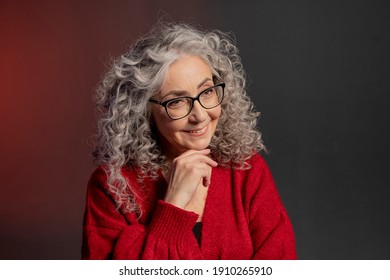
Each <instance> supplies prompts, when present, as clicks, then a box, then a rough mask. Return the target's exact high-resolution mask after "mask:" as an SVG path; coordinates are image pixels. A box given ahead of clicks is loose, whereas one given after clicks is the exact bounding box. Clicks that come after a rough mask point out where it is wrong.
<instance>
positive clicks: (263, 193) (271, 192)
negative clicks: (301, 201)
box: [249, 157, 297, 260]
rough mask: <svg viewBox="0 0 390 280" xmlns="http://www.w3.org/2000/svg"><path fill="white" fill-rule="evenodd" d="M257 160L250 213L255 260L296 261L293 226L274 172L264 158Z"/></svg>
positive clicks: (253, 257)
mask: <svg viewBox="0 0 390 280" xmlns="http://www.w3.org/2000/svg"><path fill="white" fill-rule="evenodd" d="M256 161H257V162H256V163H254V168H256V172H254V173H255V174H253V175H254V176H255V178H253V181H255V182H256V185H257V186H256V189H255V193H254V194H253V196H252V198H251V203H250V211H249V216H250V217H249V228H250V233H251V237H252V242H253V250H254V254H253V256H252V259H271V260H282V259H296V258H297V255H296V248H295V238H294V232H293V228H292V224H291V222H290V219H289V218H288V216H287V213H286V210H285V208H284V207H283V205H282V202H281V200H280V197H279V194H278V192H277V189H276V186H275V184H274V181H273V178H272V175H271V172H270V170H269V168H268V166H267V165H266V163H265V161H264V160H263V159H262V158H260V157H258V159H257V160H256ZM259 173H260V176H259Z"/></svg>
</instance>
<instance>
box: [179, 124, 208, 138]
mask: <svg viewBox="0 0 390 280" xmlns="http://www.w3.org/2000/svg"><path fill="white" fill-rule="evenodd" d="M208 130H209V125H206V126H204V127H202V128H199V129H193V130H185V131H184V132H185V133H187V134H188V135H190V136H195V137H199V136H203V135H205V134H206V133H207V131H208Z"/></svg>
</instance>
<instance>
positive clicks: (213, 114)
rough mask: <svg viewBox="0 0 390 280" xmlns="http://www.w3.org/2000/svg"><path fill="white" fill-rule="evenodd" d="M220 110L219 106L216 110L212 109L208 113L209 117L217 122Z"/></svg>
mask: <svg viewBox="0 0 390 280" xmlns="http://www.w3.org/2000/svg"><path fill="white" fill-rule="evenodd" d="M221 113H222V109H221V106H218V107H217V108H214V109H212V110H211V111H210V113H209V116H210V118H211V119H212V120H216V121H218V119H219V117H220V116H221Z"/></svg>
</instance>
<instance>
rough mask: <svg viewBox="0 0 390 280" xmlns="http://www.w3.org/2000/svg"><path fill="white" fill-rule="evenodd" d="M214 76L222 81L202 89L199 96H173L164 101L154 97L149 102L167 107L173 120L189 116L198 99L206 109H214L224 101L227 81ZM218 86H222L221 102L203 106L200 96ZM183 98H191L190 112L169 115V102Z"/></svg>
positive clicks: (166, 109)
mask: <svg viewBox="0 0 390 280" xmlns="http://www.w3.org/2000/svg"><path fill="white" fill-rule="evenodd" d="M213 78H214V79H216V80H218V81H220V83H218V84H215V85H213V86H211V87H208V88H206V89H205V90H202V91H201V92H200V93H199V94H198V95H197V96H195V97H191V96H182V97H176V98H172V99H169V100H166V101H164V102H161V101H159V100H156V99H152V98H151V99H149V102H152V103H155V104H158V105H161V106H163V107H164V108H165V112H166V113H167V115H168V117H170V118H171V119H172V120H180V119H182V118H185V117H187V116H188V115H189V114H190V113H191V111H192V108H193V107H194V102H195V101H198V102H199V104H200V106H202V107H203V108H205V109H213V108H215V107H217V106H218V105H220V104H221V103H222V101H223V98H224V95H225V83H224V82H223V81H222V80H221V79H220V78H219V77H217V76H213ZM216 87H222V97H221V100H220V101H219V103H218V104H217V105H215V106H212V107H205V106H203V104H202V102H200V96H201V95H202V94H203V93H205V92H207V91H209V90H210V89H213V88H216ZM182 98H187V99H190V100H191V107H190V109H189V110H188V113H187V114H186V115H184V116H182V117H179V118H174V117H172V116H171V115H169V112H168V108H167V104H168V103H169V102H172V101H175V100H179V99H182Z"/></svg>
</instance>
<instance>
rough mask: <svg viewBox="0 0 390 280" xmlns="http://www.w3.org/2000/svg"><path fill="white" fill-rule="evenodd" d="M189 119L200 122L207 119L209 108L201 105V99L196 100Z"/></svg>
mask: <svg viewBox="0 0 390 280" xmlns="http://www.w3.org/2000/svg"><path fill="white" fill-rule="evenodd" d="M188 119H189V120H190V121H193V122H199V123H200V122H203V121H205V120H206V119H207V110H206V109H205V108H203V107H202V105H200V103H199V101H197V100H196V101H194V105H193V107H192V110H191V113H190V116H189V118H188Z"/></svg>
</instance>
